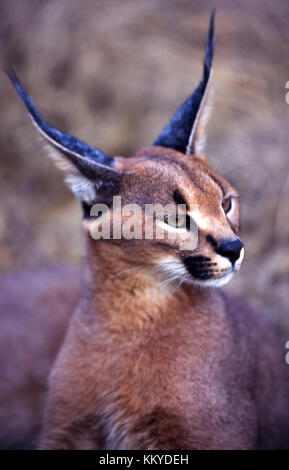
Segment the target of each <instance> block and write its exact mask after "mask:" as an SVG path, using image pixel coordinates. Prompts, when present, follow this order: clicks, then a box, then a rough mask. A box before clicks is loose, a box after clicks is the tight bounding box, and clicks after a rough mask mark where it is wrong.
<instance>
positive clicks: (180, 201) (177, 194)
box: [173, 189, 187, 206]
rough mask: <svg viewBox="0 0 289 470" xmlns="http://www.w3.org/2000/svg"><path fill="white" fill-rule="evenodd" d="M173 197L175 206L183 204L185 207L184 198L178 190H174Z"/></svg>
mask: <svg viewBox="0 0 289 470" xmlns="http://www.w3.org/2000/svg"><path fill="white" fill-rule="evenodd" d="M173 197H174V201H175V203H176V204H184V205H185V206H187V202H186V200H185V198H184V196H183V195H182V194H181V193H180V191H179V190H178V189H175V190H174V194H173Z"/></svg>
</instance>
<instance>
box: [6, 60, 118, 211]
mask: <svg viewBox="0 0 289 470" xmlns="http://www.w3.org/2000/svg"><path fill="white" fill-rule="evenodd" d="M7 74H8V76H9V78H10V79H11V81H12V83H13V85H14V86H15V88H16V90H17V91H18V94H19V95H20V97H21V99H22V101H23V102H24V104H25V106H26V108H27V109H28V111H29V115H30V117H31V119H32V121H33V123H34V124H35V126H36V128H37V130H38V131H39V132H40V134H41V136H42V137H43V138H44V140H45V141H46V144H47V147H48V150H49V154H50V156H51V157H52V159H53V160H54V161H55V163H56V164H57V166H58V167H60V168H61V169H62V170H63V171H64V173H65V175H66V182H67V183H68V185H69V186H70V188H71V190H72V192H73V193H74V194H75V195H76V197H77V198H78V199H79V200H80V201H81V202H82V203H83V204H84V205H85V206H90V205H91V204H93V203H94V202H95V201H98V199H101V200H103V201H104V200H106V199H107V200H109V201H110V199H111V198H112V196H113V195H114V194H117V193H118V191H119V189H120V184H121V181H122V178H123V173H122V172H121V171H119V170H118V169H117V168H116V165H115V159H114V158H113V157H109V156H107V155H105V154H104V153H102V152H100V151H99V150H97V149H95V148H94V147H91V146H90V145H87V144H85V143H84V142H82V141H80V140H78V139H76V138H75V137H73V136H70V135H67V134H64V133H63V132H60V131H58V130H57V129H54V128H53V127H51V126H50V125H49V124H47V123H46V122H45V121H44V120H43V119H42V118H41V116H40V115H39V113H38V111H37V109H36V107H35V105H34V103H33V101H32V99H31V98H30V96H29V95H28V93H27V92H26V91H25V89H24V88H23V86H22V84H21V82H20V80H19V79H18V77H17V76H16V74H15V73H14V72H13V70H11V69H9V70H7Z"/></svg>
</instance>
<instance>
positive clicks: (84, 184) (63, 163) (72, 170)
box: [44, 142, 95, 203]
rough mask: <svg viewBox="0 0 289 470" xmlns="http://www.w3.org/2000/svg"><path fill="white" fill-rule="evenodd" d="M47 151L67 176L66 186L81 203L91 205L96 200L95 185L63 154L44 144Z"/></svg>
mask: <svg viewBox="0 0 289 470" xmlns="http://www.w3.org/2000/svg"><path fill="white" fill-rule="evenodd" d="M44 147H45V150H46V151H47V152H48V155H49V157H50V158H51V159H52V160H53V161H54V163H55V164H56V166H57V167H58V168H60V169H61V170H62V171H63V172H64V173H65V174H66V175H67V176H66V178H65V182H66V184H67V185H68V186H69V188H70V189H71V191H72V192H73V194H74V195H75V196H76V197H77V199H79V200H80V201H84V202H87V203H90V202H91V201H93V200H94V199H95V185H94V183H92V182H91V181H90V180H89V179H87V178H86V177H85V176H83V175H82V174H81V173H80V172H79V171H78V169H77V168H76V167H75V166H74V165H73V164H72V163H70V162H69V161H68V160H67V159H66V158H65V157H63V156H62V155H61V153H60V152H59V151H58V150H57V149H56V148H54V147H53V146H51V145H49V144H47V143H46V142H45V143H44Z"/></svg>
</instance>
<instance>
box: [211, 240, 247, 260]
mask: <svg viewBox="0 0 289 470" xmlns="http://www.w3.org/2000/svg"><path fill="white" fill-rule="evenodd" d="M242 248H243V243H242V242H241V241H240V240H239V238H236V239H235V240H222V241H221V243H220V244H219V245H218V246H217V249H216V252H217V253H218V254H219V255H222V256H225V258H228V259H229V260H230V261H231V263H232V264H234V263H235V262H236V261H237V259H238V258H239V257H240V253H241V250H242Z"/></svg>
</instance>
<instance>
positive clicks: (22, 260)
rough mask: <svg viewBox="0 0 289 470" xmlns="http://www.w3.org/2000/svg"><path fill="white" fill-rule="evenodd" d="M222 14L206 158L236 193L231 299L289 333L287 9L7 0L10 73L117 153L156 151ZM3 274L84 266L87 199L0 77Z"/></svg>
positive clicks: (2, 13)
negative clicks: (77, 193) (240, 252)
mask: <svg viewBox="0 0 289 470" xmlns="http://www.w3.org/2000/svg"><path fill="white" fill-rule="evenodd" d="M214 4H216V5H217V8H218V12H217V24H216V27H217V47H216V56H215V66H214V71H215V75H214V85H215V90H216V91H215V111H214V114H213V118H212V120H211V123H210V128H209V135H208V147H207V154H208V155H209V157H210V159H211V163H212V166H213V167H214V168H215V169H216V170H217V171H219V172H220V173H221V174H223V175H224V176H226V177H227V178H228V179H229V180H230V181H231V182H232V183H233V184H234V185H235V186H236V187H237V188H238V189H239V191H240V193H241V196H242V197H241V202H242V209H243V210H242V231H243V239H244V241H245V244H246V246H247V250H246V263H245V265H244V267H243V269H242V271H241V273H240V274H238V275H237V276H236V277H235V279H234V280H233V282H232V283H231V284H230V285H229V286H228V289H233V290H234V291H237V292H239V293H241V294H243V295H245V297H246V298H247V299H248V300H249V301H250V302H251V303H253V304H254V305H255V306H256V307H258V308H259V309H260V310H261V311H262V312H263V314H264V315H267V316H270V317H271V318H273V320H274V322H275V323H276V325H277V326H278V327H279V328H280V329H281V330H282V331H283V332H284V333H286V335H287V334H289V244H288V242H289V155H288V132H289V106H288V105H287V104H286V102H285V83H286V82H287V80H289V28H288V24H289V2H288V1H287V0H275V1H274V2H272V1H270V0H259V1H256V0H255V1H254V0H253V1H252V0H250V1H249V0H246V1H245V0H242V1H239V0H235V1H234V2H232V1H229V0H223V1H220V2H218V1H216V2H212V1H209V0H208V1H196V0H175V1H172V0H146V1H144V0H118V1H117V0H86V1H83V0H78V1H77V0H47V1H39V0H25V1H22V2H20V1H19V0H18V1H17V0H1V3H0V18H1V19H0V21H1V27H0V28H1V29H0V35H1V36H0V39H1V46H0V47H1V56H2V58H3V61H4V62H9V63H12V64H13V65H14V67H15V68H16V70H17V72H18V73H19V75H20V77H21V78H22V80H23V82H24V84H25V85H26V87H27V88H28V90H29V91H30V92H31V94H32V96H33V97H34V99H35V101H36V103H37V105H38V107H39V109H40V111H41V112H42V114H43V115H44V116H45V117H46V118H47V120H48V121H49V122H51V123H53V124H54V125H55V126H56V127H59V128H60V129H62V130H63V131H66V132H69V133H72V134H75V135H77V136H78V137H79V138H81V139H82V140H85V141H87V142H88V143H91V144H92V145H95V146H97V147H99V148H100V149H102V150H103V151H104V152H106V153H108V154H124V155H125V156H126V155H127V156H129V155H132V154H133V153H134V151H136V150H137V149H138V148H139V147H141V146H143V145H146V144H149V143H150V142H152V141H153V140H154V138H155V137H156V136H157V135H158V133H159V131H160V130H161V129H162V127H163V125H164V124H165V123H166V122H167V120H168V119H169V117H170V115H171V114H172V113H173V111H174V110H175V108H176V107H177V106H178V105H179V104H180V102H181V101H182V100H183V99H184V98H186V97H187V95H189V94H190V93H191V92H192V90H193V89H194V87H195V86H196V84H197V83H198V81H199V78H200V76H201V61H202V57H203V52H204V38H205V34H206V30H207V26H208V20H209V15H210V11H211V9H212V7H213V6H214ZM0 106H1V126H0V159H1V160H0V161H1V166H0V269H1V272H2V273H6V272H9V271H11V270H14V269H16V268H21V267H37V266H41V265H44V264H47V263H55V262H59V261H65V262H67V261H69V262H73V263H77V262H79V260H80V257H81V250H82V248H81V236H80V216H81V212H80V209H79V207H78V204H77V202H76V201H75V200H74V198H73V196H72V195H71V194H70V192H69V191H68V189H66V187H65V185H64V184H63V183H62V176H61V175H60V174H59V172H58V171H57V170H56V169H55V168H54V166H53V164H52V163H51V162H50V161H49V160H48V159H47V158H46V157H45V155H44V152H43V150H42V149H41V145H39V141H38V139H37V136H36V133H35V131H34V129H33V128H32V126H31V123H30V120H29V118H28V117H27V116H26V113H25V111H24V108H23V106H22V104H21V103H20V101H19V99H18V98H17V96H16V94H15V92H14V90H13V89H12V87H11V85H10V84H9V82H8V80H7V77H6V76H5V75H4V74H3V73H1V75H0Z"/></svg>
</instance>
